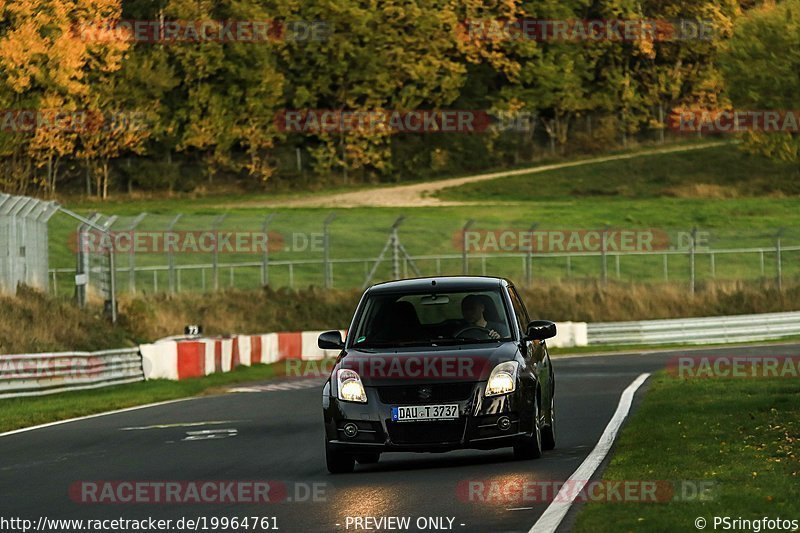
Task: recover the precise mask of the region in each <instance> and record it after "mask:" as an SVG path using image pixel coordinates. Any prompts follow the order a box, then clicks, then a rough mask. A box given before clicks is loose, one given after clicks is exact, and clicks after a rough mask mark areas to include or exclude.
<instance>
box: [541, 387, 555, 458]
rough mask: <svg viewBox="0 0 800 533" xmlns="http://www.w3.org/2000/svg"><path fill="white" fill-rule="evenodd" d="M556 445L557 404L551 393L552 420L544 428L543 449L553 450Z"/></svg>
mask: <svg viewBox="0 0 800 533" xmlns="http://www.w3.org/2000/svg"><path fill="white" fill-rule="evenodd" d="M555 447H556V406H555V401H554V400H553V394H552V393H550V420H549V421H548V423H547V424H546V425H545V426H544V427H543V428H542V449H543V450H552V449H554V448H555Z"/></svg>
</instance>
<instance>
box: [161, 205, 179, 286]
mask: <svg viewBox="0 0 800 533" xmlns="http://www.w3.org/2000/svg"><path fill="white" fill-rule="evenodd" d="M182 216H183V214H181V213H179V214H177V215H175V218H173V219H172V222H170V223H169V225H168V226H167V231H166V232H165V234H164V239H163V241H164V242H166V241H167V237H168V236H169V234H170V233H172V230H173V228H175V225H176V224H177V223H178V221H179V220H180V219H181V217H182ZM167 268H168V273H167V276H168V280H169V292H175V252H173V251H172V248H171V247H169V248H168V249H167Z"/></svg>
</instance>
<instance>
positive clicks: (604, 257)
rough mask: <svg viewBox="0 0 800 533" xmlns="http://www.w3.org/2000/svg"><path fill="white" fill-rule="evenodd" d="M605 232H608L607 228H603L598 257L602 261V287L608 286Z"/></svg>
mask: <svg viewBox="0 0 800 533" xmlns="http://www.w3.org/2000/svg"><path fill="white" fill-rule="evenodd" d="M607 230H608V226H606V227H604V228H603V234H602V249H601V251H600V257H601V258H602V261H603V268H602V276H603V285H606V284H608V265H607V264H606V248H607V243H606V235H607V233H606V231H607Z"/></svg>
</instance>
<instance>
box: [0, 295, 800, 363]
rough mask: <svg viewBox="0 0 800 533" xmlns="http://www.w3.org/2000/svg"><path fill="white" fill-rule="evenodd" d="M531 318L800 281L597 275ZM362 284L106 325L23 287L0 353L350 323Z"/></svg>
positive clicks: (243, 298)
mask: <svg viewBox="0 0 800 533" xmlns="http://www.w3.org/2000/svg"><path fill="white" fill-rule="evenodd" d="M521 292H522V295H523V299H524V300H525V301H526V302H527V303H528V307H529V309H528V311H529V313H530V314H531V315H532V317H534V318H546V319H552V320H557V321H568V320H572V321H585V322H605V321H622V320H644V319H655V318H672V317H675V318H678V317H693V316H713V315H737V314H749V313H766V312H778V311H793V310H800V284H792V285H784V288H783V290H782V291H778V289H777V288H776V287H775V285H774V283H772V282H747V283H745V282H717V283H702V284H700V285H698V288H697V292H696V294H695V295H694V296H692V295H691V294H690V293H689V290H688V288H687V287H686V286H685V285H684V284H627V283H612V282H609V284H608V285H606V286H603V285H602V284H601V283H598V282H577V281H574V282H570V283H560V284H556V283H553V284H547V283H542V284H540V285H537V286H535V287H532V288H527V287H521ZM360 294H361V291H359V290H347V291H345V290H330V291H326V290H322V289H319V288H307V289H301V290H289V289H280V290H273V289H262V290H251V291H246V290H227V291H220V292H210V293H206V294H199V293H180V294H156V295H141V296H134V297H132V296H130V295H124V294H123V295H121V296H120V298H121V299H120V304H119V308H120V317H119V322H118V324H117V326H116V327H112V326H111V325H110V324H109V323H108V320H107V319H106V318H104V317H103V316H102V312H101V307H100V306H99V305H97V304H95V305H93V306H90V308H89V309H87V310H85V311H81V310H79V309H77V307H76V306H75V304H74V303H73V302H72V301H71V300H68V299H65V298H56V297H51V296H45V295H43V294H41V293H38V292H36V291H33V290H31V289H26V288H23V289H22V290H20V292H19V294H18V295H17V297H0V354H3V353H5V354H9V353H26V352H39V351H66V350H97V349H104V348H118V347H123V346H127V345H133V344H137V343H142V342H150V341H153V340H156V339H159V338H162V337H166V336H169V335H175V334H180V333H183V328H184V326H185V325H187V324H201V325H202V326H203V327H204V331H205V332H206V333H207V334H210V335H218V334H228V333H267V332H274V331H301V330H314V329H343V328H346V327H348V325H349V322H350V319H351V317H352V314H353V311H354V310H355V307H356V304H357V303H358V299H359V297H360Z"/></svg>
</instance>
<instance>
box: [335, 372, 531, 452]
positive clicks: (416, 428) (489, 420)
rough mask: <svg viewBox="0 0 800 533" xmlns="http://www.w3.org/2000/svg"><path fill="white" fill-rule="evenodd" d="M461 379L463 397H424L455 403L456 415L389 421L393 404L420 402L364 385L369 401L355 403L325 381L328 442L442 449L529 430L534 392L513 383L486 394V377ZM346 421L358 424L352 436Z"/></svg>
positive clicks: (497, 441)
mask: <svg viewBox="0 0 800 533" xmlns="http://www.w3.org/2000/svg"><path fill="white" fill-rule="evenodd" d="M460 385H461V387H460V388H461V389H462V390H464V391H465V393H466V394H464V395H463V396H464V397H461V398H458V399H454V398H450V399H442V400H438V401H430V402H425V403H430V404H443V403H447V404H458V407H459V417H458V419H456V420H452V421H450V420H447V421H424V422H393V421H392V420H391V410H392V407H394V406H398V405H422V404H423V403H422V402H419V401H412V402H409V401H404V400H403V398H397V397H395V398H391V396H392V395H391V394H387V389H386V388H380V387H365V392H366V394H367V403H353V402H343V401H340V400H338V399H337V398H335V397H331V396H330V387H329V386H326V387H325V391H324V392H323V414H324V419H325V433H326V439H327V441H328V444H329V445H330V446H331V447H332V448H334V449H336V450H338V451H345V452H351V453H370V452H371V453H378V452H389V451H406V452H443V451H448V450H456V449H464V448H473V449H495V448H504V447H509V446H512V445H513V444H514V441H515V440H516V439H517V438H518V437H520V436H523V435H531V434H532V432H533V418H532V413H533V402H534V401H535V399H534V394H532V393H529V391H527V390H526V389H524V388H521V387H517V390H516V391H515V392H513V393H511V394H506V395H502V396H493V397H489V398H486V397H484V389H485V386H486V383H485V382H476V383H470V384H460ZM434 386H436V385H434ZM387 396H390V398H387ZM387 400H389V401H387ZM391 400H395V401H391ZM501 418H506V419H508V422H510V423H509V424H508V427H507V428H502V427H501V425H498V421H499V420H500V419H501ZM350 423H352V424H355V425H356V426H357V427H358V433H357V434H356V435H355V436H348V435H346V434H345V431H344V426H345V425H346V424H350Z"/></svg>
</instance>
